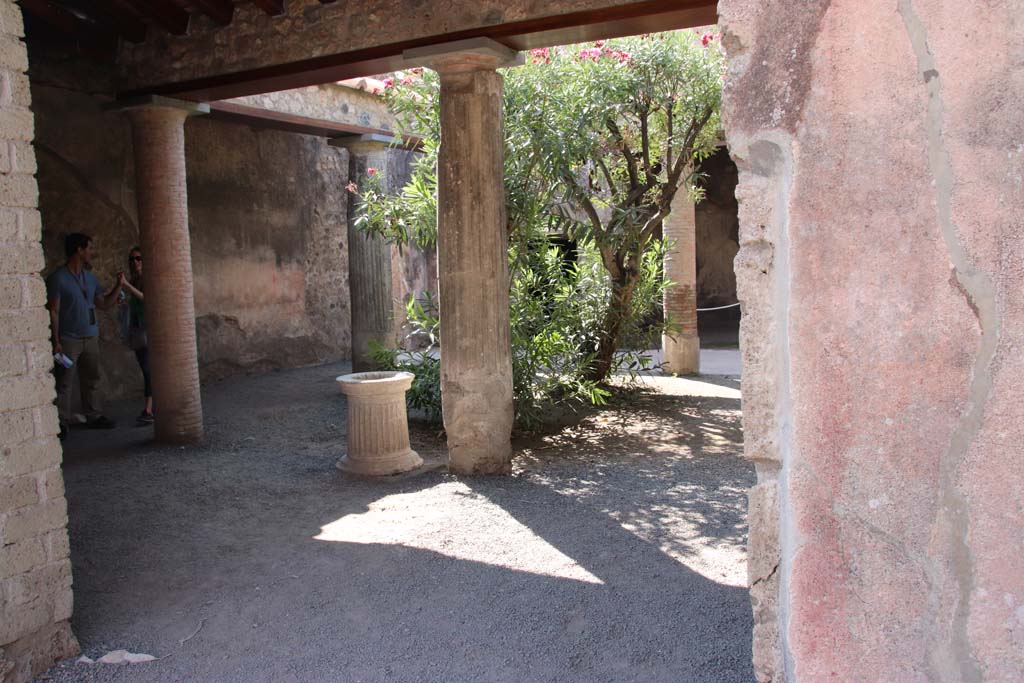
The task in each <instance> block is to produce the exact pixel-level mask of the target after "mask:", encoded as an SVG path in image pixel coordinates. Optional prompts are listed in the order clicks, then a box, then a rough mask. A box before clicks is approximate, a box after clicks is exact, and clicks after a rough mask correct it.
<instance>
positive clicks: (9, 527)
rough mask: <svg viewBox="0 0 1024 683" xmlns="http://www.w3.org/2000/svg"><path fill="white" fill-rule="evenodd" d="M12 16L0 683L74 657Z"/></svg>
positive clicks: (2, 217)
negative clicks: (64, 658) (58, 660)
mask: <svg viewBox="0 0 1024 683" xmlns="http://www.w3.org/2000/svg"><path fill="white" fill-rule="evenodd" d="M22 35H23V29H22V21H21V13H20V10H19V9H18V7H17V5H15V4H14V3H13V2H11V1H10V0H0V681H2V682H3V683H9V682H14V681H19V682H20V681H25V680H28V679H29V678H31V677H32V675H34V674H36V673H38V672H40V671H43V670H45V669H47V668H49V667H50V665H51V664H52V663H53V662H54V660H55V659H57V658H60V657H65V656H69V655H72V654H74V653H75V652H76V651H77V648H78V645H77V643H76V642H75V639H74V636H73V635H72V634H71V627H70V625H69V624H68V619H69V618H70V617H71V609H72V597H71V561H70V559H69V557H68V554H69V553H68V536H67V504H66V502H65V500H64V480H63V477H62V475H61V471H60V461H61V448H60V442H59V441H58V440H57V436H56V434H57V411H56V408H55V407H54V406H53V398H54V387H53V377H52V375H51V374H50V369H51V368H52V367H53V361H52V359H51V358H50V344H49V318H48V315H47V313H46V310H45V308H44V305H45V298H46V294H45V289H44V286H43V281H42V279H41V278H40V277H39V271H40V269H42V267H43V250H42V247H41V245H40V241H39V240H40V220H39V212H38V211H37V209H36V204H37V198H38V192H37V188H36V180H35V177H34V173H35V171H36V165H35V154H34V152H33V150H32V145H31V141H32V133H33V123H32V112H31V110H30V109H29V105H30V98H29V87H28V77H27V76H26V75H25V71H26V69H27V58H26V52H25V46H24V44H23V43H22V42H21V40H20V37H21V36H22Z"/></svg>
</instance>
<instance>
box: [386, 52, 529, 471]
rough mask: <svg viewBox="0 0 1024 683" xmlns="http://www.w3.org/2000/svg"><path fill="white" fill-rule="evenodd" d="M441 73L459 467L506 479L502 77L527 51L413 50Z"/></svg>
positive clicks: (449, 415) (447, 351) (447, 308)
mask: <svg viewBox="0 0 1024 683" xmlns="http://www.w3.org/2000/svg"><path fill="white" fill-rule="evenodd" d="M405 57H406V59H407V60H408V61H410V62H416V63H420V64H425V65H426V66H428V67H430V68H432V69H434V70H436V71H437V72H438V74H440V77H441V149H440V154H439V158H438V206H437V227H438V281H439V287H440V295H441V296H440V299H441V402H442V412H443V416H444V426H445V431H446V432H447V435H448V452H449V466H450V468H451V470H452V471H454V472H456V473H459V474H501V473H505V472H508V471H509V468H510V465H511V445H510V439H511V434H512V419H513V407H512V353H511V346H510V329H509V293H508V288H509V275H508V244H507V235H506V227H505V224H506V213H505V183H504V172H505V168H504V135H503V130H502V83H503V82H502V77H501V75H500V74H498V73H497V72H496V71H495V69H496V68H498V67H501V66H511V65H514V64H516V63H517V54H516V53H515V52H514V51H513V50H511V49H509V48H507V47H505V46H503V45H501V44H499V43H496V42H494V41H491V40H487V39H471V40H465V41H458V42H456V43H450V44H448V45H444V46H433V47H429V48H421V49H416V50H409V51H407V52H406V53H405Z"/></svg>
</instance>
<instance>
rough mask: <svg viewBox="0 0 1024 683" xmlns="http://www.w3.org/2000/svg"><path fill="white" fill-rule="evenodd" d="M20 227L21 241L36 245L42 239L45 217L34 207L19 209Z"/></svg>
mask: <svg viewBox="0 0 1024 683" xmlns="http://www.w3.org/2000/svg"><path fill="white" fill-rule="evenodd" d="M18 226H19V229H20V231H21V239H23V240H24V241H26V242H32V243H33V244H34V243H36V242H38V241H39V239H40V238H41V237H42V232H43V217H42V215H41V214H40V213H39V210H38V209H36V208H34V207H29V208H25V209H19V210H18Z"/></svg>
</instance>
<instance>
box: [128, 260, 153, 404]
mask: <svg viewBox="0 0 1024 683" xmlns="http://www.w3.org/2000/svg"><path fill="white" fill-rule="evenodd" d="M128 273H129V275H128V278H127V279H126V281H125V283H124V289H125V290H126V291H127V292H128V297H127V301H125V307H126V309H127V310H126V312H125V314H124V316H123V318H122V336H123V337H124V341H125V343H126V344H127V345H128V347H129V348H130V349H131V350H132V351H134V352H135V360H137V361H138V362H139V368H140V369H141V370H142V381H143V385H144V387H145V394H146V406H145V408H143V410H142V412H141V413H140V414H139V417H138V421H139V424H152V423H153V385H152V382H151V381H150V377H149V340H148V339H147V338H146V310H145V306H144V302H145V300H146V297H145V296H144V295H143V294H142V250H141V249H139V248H138V247H132V250H131V251H129V252H128Z"/></svg>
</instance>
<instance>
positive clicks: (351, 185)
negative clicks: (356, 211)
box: [345, 180, 359, 194]
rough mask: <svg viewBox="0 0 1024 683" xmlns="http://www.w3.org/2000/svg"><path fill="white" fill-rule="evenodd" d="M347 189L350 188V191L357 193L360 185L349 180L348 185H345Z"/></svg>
mask: <svg viewBox="0 0 1024 683" xmlns="http://www.w3.org/2000/svg"><path fill="white" fill-rule="evenodd" d="M345 189H346V190H348V191H349V192H351V193H352V194H355V193H356V192H359V186H358V185H356V184H355V183H354V182H352V181H351V180H350V181H348V185H346V186H345Z"/></svg>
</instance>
